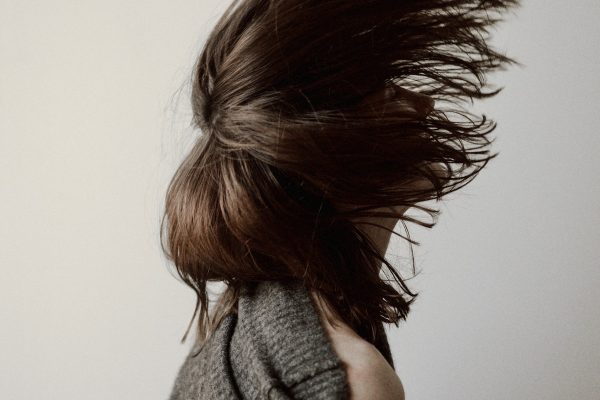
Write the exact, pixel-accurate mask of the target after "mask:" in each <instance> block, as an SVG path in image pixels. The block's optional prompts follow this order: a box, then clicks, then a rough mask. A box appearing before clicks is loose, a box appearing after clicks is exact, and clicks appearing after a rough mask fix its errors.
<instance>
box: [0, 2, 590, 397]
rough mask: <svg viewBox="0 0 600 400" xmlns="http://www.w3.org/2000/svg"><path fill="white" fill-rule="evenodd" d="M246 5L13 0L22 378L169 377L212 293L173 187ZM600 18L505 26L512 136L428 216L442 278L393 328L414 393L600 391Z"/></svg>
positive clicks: (427, 248) (494, 112) (431, 273)
mask: <svg viewBox="0 0 600 400" xmlns="http://www.w3.org/2000/svg"><path fill="white" fill-rule="evenodd" d="M228 3H229V2H228V1H227V2H220V1H209V0H202V1H198V0H197V1H191V0H172V1H168V2H166V1H126V2H123V1H115V0H102V1H66V0H62V1H26V0H20V1H8V0H3V1H2V2H0V54H1V57H2V63H1V64H0V130H1V133H0V189H1V191H2V193H1V197H0V199H1V200H0V213H1V214H0V220H1V221H2V224H1V225H0V242H1V243H2V245H1V251H0V266H1V278H0V320H1V324H2V327H1V330H0V332H1V334H0V354H2V355H1V356H0V397H2V398H4V399H13V400H17V399H156V400H160V399H165V398H166V397H167V396H168V394H169V392H170V389H171V385H172V383H173V380H174V378H175V375H176V373H177V369H178V368H179V366H180V364H181V362H182V361H183V357H184V356H185V354H187V352H188V348H189V344H190V343H191V342H190V341H188V342H187V343H185V344H180V338H181V337H182V336H183V333H184V331H185V328H186V327H187V324H188V322H189V319H190V318H191V315H192V312H193V309H194V305H195V297H194V294H193V292H192V291H191V290H190V289H188V288H187V286H185V285H184V284H183V283H181V282H179V281H178V280H177V278H176V273H175V272H174V269H173V268H172V266H171V265H169V264H168V263H167V262H166V261H165V259H164V258H163V257H162V254H161V251H160V246H159V241H158V230H159V222H160V217H161V215H162V208H161V207H162V205H163V196H164V191H165V189H166V184H167V183H168V180H169V178H170V177H171V175H172V173H173V172H174V169H175V168H176V166H177V165H178V162H179V161H180V160H181V159H182V157H183V155H184V153H185V150H186V149H187V148H189V144H190V143H192V141H193V139H194V137H195V135H197V134H198V133H197V132H194V131H191V130H190V129H189V128H188V122H189V117H190V115H189V105H188V98H187V96H188V94H189V93H188V92H187V91H186V90H187V89H185V81H186V79H187V77H188V76H189V73H190V69H191V67H192V64H193V62H194V59H195V57H196V55H197V54H198V51H199V49H200V47H201V45H202V44H203V42H204V39H205V38H206V34H207V33H208V32H209V31H210V29H211V28H212V26H213V24H214V23H215V22H216V18H217V17H218V15H220V13H221V12H222V11H223V10H224V9H225V7H226V5H227V4H228ZM599 17H600V2H598V1H597V0H577V1H570V2H565V1H558V0H552V1H550V0H543V1H542V0H530V1H525V2H524V5H523V7H522V8H521V9H519V10H517V12H516V14H515V15H509V16H508V18H509V20H508V21H507V22H506V23H505V24H503V25H501V26H500V27H499V31H498V34H497V35H496V37H495V43H496V44H497V46H498V47H499V48H500V49H504V50H506V51H507V52H508V53H509V54H510V55H512V56H514V57H516V58H517V59H518V60H519V61H521V62H522V63H523V64H524V65H525V67H524V68H512V69H511V70H509V71H506V72H504V73H500V74H497V75H493V76H491V77H490V80H491V82H493V83H495V84H497V85H500V86H504V87H505V90H504V91H503V92H502V93H501V94H500V95H499V96H498V97H497V98H495V99H493V100H490V101H486V102H483V103H479V105H478V106H477V110H481V111H483V112H485V113H486V114H487V115H489V116H491V117H493V118H494V119H496V120H497V121H498V122H499V126H498V129H497V130H496V131H495V132H494V135H495V136H496V137H497V140H496V142H495V144H494V146H495V148H494V150H495V151H498V152H500V156H498V158H496V159H495V160H493V161H492V162H491V163H490V164H489V165H488V168H487V169H485V170H484V171H483V172H482V173H481V175H480V176H479V177H478V178H477V179H476V180H475V181H474V182H473V183H472V184H471V185H469V186H467V187H466V188H465V189H464V190H463V191H462V192H459V193H456V194H454V195H452V196H450V197H449V198H448V199H447V200H446V201H445V202H443V203H441V204H439V207H440V208H441V210H442V214H441V216H440V219H439V222H438V224H437V225H436V226H435V227H434V228H433V229H431V230H427V229H423V228H421V229H419V227H418V226H414V225H412V226H411V225H409V228H410V229H411V230H412V236H413V238H415V239H417V240H419V241H420V243H421V245H420V246H417V247H415V257H416V261H417V268H418V269H419V270H420V271H422V272H421V273H420V274H419V275H418V276H417V277H416V278H414V279H411V280H410V281H409V284H410V285H412V288H413V289H415V290H416V291H418V292H419V293H420V297H419V298H418V300H417V302H416V303H415V305H414V307H413V310H412V312H411V314H410V316H409V318H408V320H407V322H406V323H403V324H401V325H400V327H399V328H396V327H393V326H392V327H391V329H390V330H389V339H390V343H391V346H392V350H393V353H394V359H395V362H396V365H397V371H398V374H399V376H400V377H401V379H402V381H403V383H404V386H405V390H406V394H407V399H409V400H414V399H449V400H464V399H489V400H495V399H498V400H499V399H544V400H558V399H565V398H571V399H578V400H598V399H600V291H599V288H600V265H599V261H598V260H599V259H600V244H599V239H600V202H599V201H598V197H599V196H600V181H599V179H598V174H599V173H600V168H599V167H600V161H599V154H600V153H599V152H600V134H599V132H598V127H599V126H600V111H599V109H598V107H599V105H600V104H599V102H598V97H599V95H600V70H599V68H598V63H599V62H600V46H598V38H600V24H598V18H599ZM180 89H181V90H180ZM397 230H398V232H399V233H403V231H402V226H401V225H398V226H397ZM395 256H398V260H399V261H398V262H400V263H403V264H404V265H405V267H404V268H405V269H408V270H409V271H410V264H409V258H408V257H409V255H408V248H407V247H406V246H405V245H403V244H402V243H401V242H400V241H398V240H397V239H395V240H394V242H393V243H392V248H391V250H390V257H395Z"/></svg>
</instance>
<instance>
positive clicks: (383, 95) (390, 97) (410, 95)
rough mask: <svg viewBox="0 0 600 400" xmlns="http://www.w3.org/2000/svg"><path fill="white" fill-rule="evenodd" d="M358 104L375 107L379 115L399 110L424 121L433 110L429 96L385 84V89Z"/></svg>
mask: <svg viewBox="0 0 600 400" xmlns="http://www.w3.org/2000/svg"><path fill="white" fill-rule="evenodd" d="M360 104H361V105H363V106H365V105H368V106H373V107H376V110H380V111H381V114H385V113H386V112H389V111H390V110H394V111H397V110H398V109H400V110H402V111H404V112H405V113H406V114H407V115H409V116H411V117H413V118H416V119H425V118H426V117H427V116H428V115H429V114H430V113H431V112H432V111H433V110H434V108H435V100H434V99H433V98H432V97H431V96H428V95H425V94H422V93H418V92H413V91H411V90H408V89H404V88H402V87H400V86H398V85H396V84H387V85H386V86H385V88H383V89H381V90H378V91H376V92H375V93H372V94H370V95H368V96H366V97H365V98H364V99H363V100H362V101H361V103H360Z"/></svg>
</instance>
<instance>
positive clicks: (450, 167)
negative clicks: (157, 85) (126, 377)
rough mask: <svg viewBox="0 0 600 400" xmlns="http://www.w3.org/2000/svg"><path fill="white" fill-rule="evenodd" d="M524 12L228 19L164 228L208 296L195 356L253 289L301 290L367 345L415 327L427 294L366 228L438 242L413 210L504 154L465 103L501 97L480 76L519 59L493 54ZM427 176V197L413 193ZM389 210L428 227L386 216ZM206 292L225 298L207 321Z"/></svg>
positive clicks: (417, 4)
mask: <svg viewBox="0 0 600 400" xmlns="http://www.w3.org/2000/svg"><path fill="white" fill-rule="evenodd" d="M517 3H518V1H517V0H489V1H484V0H481V1H467V0H404V1H394V0H368V1H366V0H365V1H352V0H295V1H290V0H288V1H286V0H280V1H277V0H245V1H234V2H233V3H232V4H231V5H230V6H229V8H228V9H227V11H226V12H225V13H224V15H223V16H222V17H221V18H220V20H219V21H218V22H217V24H216V27H215V28H214V30H213V31H212V33H211V34H210V36H209V38H208V40H207V42H206V44H205V46H204V48H203V50H202V52H201V54H200V56H199V58H198V60H197V63H196V65H195V67H194V73H193V79H192V98H191V101H192V107H193V124H194V127H196V128H198V129H200V130H201V131H202V132H203V133H204V134H203V135H201V136H199V137H198V139H197V142H196V143H195V145H194V147H193V149H192V150H191V152H190V153H189V154H188V155H187V157H186V158H185V159H184V161H183V163H182V164H181V165H180V167H179V168H178V170H177V171H176V173H175V175H174V177H173V179H172V181H171V182H170V185H169V188H168V190H167V195H166V205H165V214H164V216H163V221H162V224H161V244H162V246H163V251H164V252H165V254H166V255H167V257H168V259H169V260H170V261H173V262H174V264H175V265H176V267H177V271H178V273H179V275H180V276H181V278H182V279H183V280H184V282H185V283H186V284H187V285H189V286H190V287H191V288H192V289H193V290H194V291H195V292H196V295H197V302H196V309H195V310H194V315H193V317H192V321H190V326H191V323H192V322H193V320H194V317H195V316H196V314H197V313H198V310H199V319H198V335H197V341H198V342H200V343H203V342H204V341H205V340H206V339H207V338H208V337H209V336H210V334H211V333H212V331H213V330H214V329H215V327H216V326H217V325H218V323H219V322H220V320H221V319H222V317H223V316H224V315H226V314H227V313H229V312H235V310H236V308H235V306H236V301H237V298H238V296H239V290H240V288H241V286H242V285H243V284H245V283H251V282H257V281H265V280H278V281H286V282H291V281H296V282H302V284H304V285H305V286H306V287H307V288H309V289H312V290H315V291H316V292H318V293H319V295H320V296H322V298H323V299H324V300H326V302H327V304H328V305H330V306H331V307H332V308H333V309H334V310H335V312H336V313H337V314H338V315H339V316H340V317H341V318H343V319H344V321H345V322H347V323H348V324H349V325H350V326H352V327H354V328H355V329H357V330H358V331H359V333H360V334H361V335H362V336H363V337H365V338H367V339H368V340H370V341H371V342H374V341H375V340H376V336H377V335H378V330H377V326H378V324H379V323H380V322H387V323H395V324H397V323H398V321H399V320H400V319H405V318H406V316H407V314H408V311H409V306H410V304H411V303H412V301H414V298H415V296H416V294H415V293H412V292H411V291H410V289H409V288H408V287H407V286H406V284H405V282H404V281H403V279H402V277H401V276H400V275H399V273H398V272H396V271H395V269H394V267H393V266H392V265H391V264H390V263H389V262H388V261H387V260H386V259H385V258H384V257H383V256H382V255H380V254H379V253H378V252H377V251H376V249H375V247H374V244H373V243H372V242H371V241H370V240H369V238H368V237H367V235H365V234H364V233H363V232H362V231H361V230H360V229H359V228H358V225H359V224H358V223H356V219H357V218H365V217H387V218H399V220H400V222H402V223H403V225H404V227H405V229H406V225H405V222H413V223H417V224H419V225H421V226H425V227H428V228H431V227H432V226H433V225H434V224H435V219H436V216H437V214H438V213H439V211H438V210H435V209H431V208H428V207H424V206H421V205H419V204H418V203H421V202H423V201H426V200H433V199H436V200H440V199H441V198H442V196H444V195H446V194H448V193H450V192H453V191H455V190H458V189H459V188H461V187H463V186H464V185H466V184H467V183H469V182H470V181H471V180H472V179H473V178H474V177H475V176H476V175H477V174H478V173H479V171H480V170H481V169H482V168H483V167H484V166H485V165H486V164H487V163H488V161H489V160H491V159H492V158H494V157H495V156H497V153H495V154H490V150H489V145H490V144H491V142H492V140H490V139H489V138H488V136H489V134H490V132H492V131H493V130H494V128H495V126H496V125H495V122H493V121H491V120H489V119H488V118H486V116H485V115H481V116H477V115H474V114H472V113H471V112H469V111H467V109H466V106H467V105H468V103H469V102H472V101H473V99H481V98H484V97H490V96H494V95H495V94H497V93H498V92H499V91H500V89H496V90H491V89H489V88H488V84H487V83H486V74H487V73H488V72H490V71H493V70H497V69H503V68H504V67H505V66H506V65H508V64H512V63H515V61H514V60H512V59H510V58H509V57H507V56H505V55H503V54H501V53H499V52H498V51H497V50H495V49H493V48H492V47H491V46H489V45H488V43H487V42H488V39H489V28H490V27H491V26H493V25H494V24H496V23H497V22H498V21H500V20H501V16H502V12H503V11H505V10H507V9H508V8H509V7H512V6H515V5H517ZM486 89H489V90H486ZM382 94H384V95H382ZM433 101H435V107H434V108H433V107H432V105H433ZM434 163H435V164H437V165H441V166H443V169H444V174H443V175H442V176H440V175H439V174H435V173H433V171H432V168H431V165H433V164H434ZM422 180H426V181H428V182H430V183H431V186H430V187H428V188H426V189H424V188H420V189H415V188H414V187H413V186H411V185H410V183H411V182H416V181H422ZM389 206H406V207H416V208H418V209H420V210H422V211H425V212H426V213H428V214H429V215H430V216H432V217H433V218H434V222H431V223H428V222H425V221H421V220H418V219H416V218H412V217H409V216H407V215H404V214H399V213H395V212H393V211H390V212H383V211H381V207H389ZM165 218H166V220H165ZM165 221H166V222H167V224H165ZM165 227H166V236H167V239H168V240H167V241H166V243H165V240H164V239H165V238H164V235H163V234H164V233H165V232H164V231H165V229H164V228H165ZM393 233H395V232H393ZM407 233H408V231H407ZM395 234H397V233H395ZM397 235H398V236H401V235H399V234H397ZM401 237H403V238H404V239H405V240H407V241H408V242H409V243H410V244H411V245H412V244H419V243H418V242H415V241H413V240H412V239H410V236H409V235H408V236H407V237H404V236H401ZM411 253H412V248H411ZM382 263H383V264H384V265H385V268H386V269H387V271H389V272H390V273H391V276H392V279H391V280H389V279H383V278H382V277H381V276H380V272H382V271H383V272H384V273H386V270H385V269H383V268H381V267H382ZM413 268H414V258H413ZM386 276H387V277H389V276H388V275H387V273H386ZM209 281H220V282H223V283H225V285H226V286H225V287H226V290H225V292H224V293H223V295H222V296H221V297H220V298H219V300H218V302H217V304H216V305H215V307H214V309H213V312H212V314H211V313H210V312H209V298H208V295H207V282H209ZM393 283H397V284H398V285H399V287H395V285H393ZM190 326H188V329H187V331H186V333H185V335H184V337H183V338H182V341H184V340H185V338H186V336H187V334H188V332H189V328H190Z"/></svg>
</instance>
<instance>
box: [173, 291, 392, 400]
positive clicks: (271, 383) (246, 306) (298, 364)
mask: <svg viewBox="0 0 600 400" xmlns="http://www.w3.org/2000/svg"><path fill="white" fill-rule="evenodd" d="M315 307H316V306H315V305H314V303H313V300H312V298H311V297H310V295H309V293H308V291H307V290H306V289H305V288H304V286H301V285H300V284H284V283H281V282H274V281H264V282H260V283H257V284H254V285H251V286H245V287H243V288H242V291H241V294H240V299H239V303H238V311H237V314H236V313H230V314H228V315H226V316H225V317H224V318H223V319H222V321H221V323H220V324H219V326H218V327H217V329H216V331H215V332H214V333H213V335H212V336H211V337H210V338H209V340H208V341H207V342H206V344H205V345H204V347H203V348H202V350H201V351H200V353H199V354H198V355H197V356H196V357H192V355H193V354H194V353H196V352H197V350H198V347H197V345H196V346H194V347H192V349H191V351H190V353H189V354H188V356H187V357H186V359H185V361H184V362H183V364H182V365H181V366H180V368H179V372H178V374H177V376H176V379H175V382H174V385H173V387H172V391H171V395H170V397H169V400H192V399H194V400H196V399H211V400H213V399H214V400H217V399H228V400H231V399H245V400H246V399H280V400H283V399H316V400H319V399H322V400H333V399H346V398H347V396H348V386H347V381H346V373H345V370H344V369H343V364H342V362H341V360H340V359H339V358H338V356H337V354H336V353H335V352H334V350H333V347H332V345H331V343H330V342H329V339H328V336H327V334H326V332H325V330H324V327H323V326H322V325H321V321H320V319H319V314H318V312H317V310H316V308H315ZM381 331H382V332H383V334H382V340H381V341H380V342H379V343H374V345H375V346H376V347H377V348H378V350H379V351H380V352H381V354H382V355H383V356H384V358H385V359H386V360H387V361H388V363H389V364H390V365H391V366H392V368H394V364H393V360H392V355H391V353H390V348H389V345H388V342H387V337H386V336H385V331H383V326H381Z"/></svg>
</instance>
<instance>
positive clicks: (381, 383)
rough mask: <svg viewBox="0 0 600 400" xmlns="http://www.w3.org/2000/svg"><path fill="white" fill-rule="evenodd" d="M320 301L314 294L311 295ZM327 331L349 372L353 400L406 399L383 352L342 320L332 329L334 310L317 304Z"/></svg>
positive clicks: (337, 321) (348, 377)
mask: <svg viewBox="0 0 600 400" xmlns="http://www.w3.org/2000/svg"><path fill="white" fill-rule="evenodd" d="M311 295H312V296H313V299H315V300H316V298H315V296H314V294H311ZM315 305H316V310H317V312H318V313H319V316H320V319H321V323H322V324H323V328H324V331H325V332H326V334H327V337H328V338H329V341H330V343H331V345H332V347H333V349H334V351H335V353H336V355H337V356H338V357H339V359H340V360H341V362H342V364H343V366H344V370H345V372H346V376H347V381H348V389H349V394H350V397H349V398H350V399H351V400H363V399H373V400H388V399H390V400H391V399H394V400H403V399H404V388H403V386H402V382H401V381H400V378H399V377H398V375H396V372H395V371H394V369H393V368H392V366H391V365H390V364H389V362H388V361H387V360H386V358H385V357H384V356H383V355H382V354H381V352H380V351H379V350H378V349H377V347H375V345H373V344H372V343H369V342H368V341H366V340H365V339H363V338H362V337H360V336H359V335H358V334H357V333H356V332H354V331H353V330H352V329H351V328H350V327H349V326H348V325H347V324H345V323H344V322H343V321H340V320H338V319H335V320H336V323H337V326H335V327H334V326H332V325H331V324H330V323H329V321H328V320H327V318H326V316H331V315H332V314H331V311H330V310H329V309H328V308H327V306H326V305H325V304H324V303H321V302H319V301H315Z"/></svg>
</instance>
